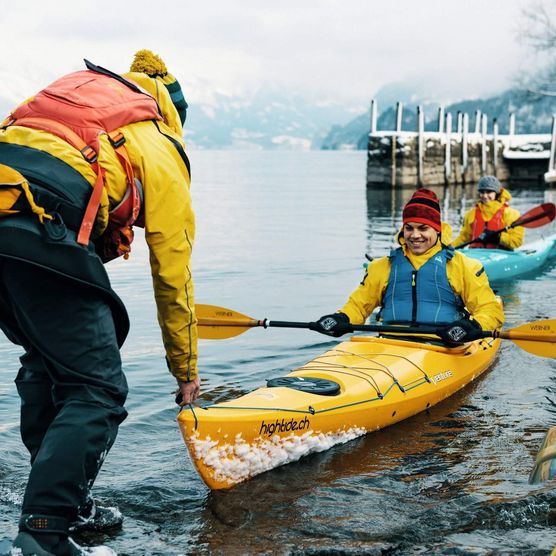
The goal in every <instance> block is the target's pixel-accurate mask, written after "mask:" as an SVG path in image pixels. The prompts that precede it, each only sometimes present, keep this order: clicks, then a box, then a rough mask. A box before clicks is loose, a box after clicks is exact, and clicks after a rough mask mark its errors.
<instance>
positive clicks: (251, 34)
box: [0, 0, 526, 106]
mask: <svg viewBox="0 0 556 556" xmlns="http://www.w3.org/2000/svg"><path fill="white" fill-rule="evenodd" d="M525 4H526V0H380V1H376V0H281V1H279V2H274V1H269V0H267V1H265V0H235V1H231V0H195V1H194V2H193V1H190V0H174V1H168V0H148V1H146V0H111V1H106V0H93V1H89V2H85V1H83V0H81V1H79V0H57V1H45V0H17V1H15V0H0V8H1V10H2V22H3V25H2V32H1V33H0V48H1V50H0V52H2V55H1V57H0V79H1V81H0V83H1V84H0V92H2V93H3V94H4V96H15V97H17V96H19V95H29V94H32V93H33V92H34V90H35V89H36V88H40V87H42V86H44V85H46V84H47V83H48V82H50V81H52V80H53V79H54V78H56V77H57V76H58V75H60V74H63V73H67V72H69V71H73V70H76V69H81V68H82V58H88V59H90V60H91V61H93V62H95V63H97V64H99V65H101V66H105V67H109V68H110V69H113V70H115V71H118V72H124V71H126V70H127V69H128V67H129V63H130V61H131V59H132V57H133V53H134V52H135V51H136V50H138V49H140V48H149V49H151V50H153V51H155V52H156V53H158V54H159V55H161V56H162V58H163V59H164V60H165V61H166V63H167V65H168V67H169V70H170V71H171V72H172V73H174V74H175V75H176V76H177V77H178V79H179V80H180V82H181V83H182V87H183V88H184V90H185V92H186V96H187V98H188V100H189V101H190V102H196V101H197V102H200V101H207V100H209V99H210V95H211V93H212V92H214V91H218V92H222V93H229V94H236V93H240V94H241V93H246V92H249V91H252V90H253V89H255V88H257V87H259V86H261V85H263V84H266V83H270V82H272V83H274V84H277V85H279V86H280V87H283V88H284V89H287V90H290V91H298V92H302V93H306V94H309V95H312V96H316V97H320V98H323V100H324V99H336V100H343V101H344V102H346V103H347V104H353V105H360V106H362V105H366V104H368V101H369V100H370V98H371V97H372V95H373V94H374V93H375V92H376V91H377V90H378V89H379V88H380V87H381V86H383V85H384V84H386V83H389V82H394V81H403V80H412V81H415V80H421V81H424V82H426V83H427V84H431V85H433V86H434V90H435V91H438V96H439V97H442V98H439V99H438V100H444V99H448V100H459V99H461V98H464V97H468V96H474V95H484V94H488V93H491V92H497V91H500V90H503V89H504V88H506V87H508V86H511V84H512V79H513V77H514V75H515V74H516V72H518V71H519V68H520V67H523V64H524V60H525V50H524V47H523V46H522V45H521V44H520V43H519V42H518V40H517V37H518V32H519V29H520V23H521V19H522V17H521V12H522V8H523V6H524V5H525ZM13 100H14V101H18V100H20V99H19V98H14V99H13ZM432 100H435V99H432Z"/></svg>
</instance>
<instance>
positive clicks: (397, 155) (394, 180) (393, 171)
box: [367, 100, 556, 188]
mask: <svg viewBox="0 0 556 556" xmlns="http://www.w3.org/2000/svg"><path fill="white" fill-rule="evenodd" d="M402 112H403V106H402V103H398V104H397V107H396V123H395V129H394V130H388V131H377V128H376V122H377V115H378V109H377V103H376V101H374V100H373V101H372V103H371V124H370V128H371V129H370V133H369V140H368V148H367V153H368V157H367V186H368V187H373V188H391V187H401V188H403V187H420V186H425V187H429V186H438V185H453V184H462V185H465V184H470V183H475V182H477V181H478V180H479V178H480V177H481V176H483V175H487V174H490V175H494V176H496V177H498V179H499V180H500V181H502V182H504V183H509V184H511V186H512V187H516V186H517V187H519V185H520V184H523V185H527V186H533V185H541V186H542V185H545V184H546V183H547V182H551V181H556V168H555V164H556V161H555V158H556V117H553V119H552V133H551V134H535V135H516V134H515V116H514V114H509V115H508V117H509V122H508V124H509V125H508V134H507V135H501V134H500V133H499V131H498V122H497V121H496V119H494V120H493V121H492V124H491V126H490V127H491V129H490V133H489V129H488V118H487V115H486V114H481V113H480V112H479V111H477V112H476V113H475V114H474V122H473V124H474V125H473V129H472V130H471V129H470V118H469V115H468V114H466V113H462V112H459V113H458V114H457V117H456V118H455V120H456V121H455V122H453V121H452V114H450V113H444V109H443V108H442V107H441V108H439V110H438V115H437V124H436V126H435V127H436V130H435V131H425V117H424V112H423V110H422V108H421V107H417V129H416V130H413V131H407V130H402V125H401V122H402Z"/></svg>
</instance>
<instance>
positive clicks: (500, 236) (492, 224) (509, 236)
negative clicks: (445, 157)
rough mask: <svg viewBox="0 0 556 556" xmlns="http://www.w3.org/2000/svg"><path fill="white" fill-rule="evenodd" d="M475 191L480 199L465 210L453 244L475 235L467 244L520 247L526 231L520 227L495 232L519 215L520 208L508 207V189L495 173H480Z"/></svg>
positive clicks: (456, 245) (458, 243)
mask: <svg viewBox="0 0 556 556" xmlns="http://www.w3.org/2000/svg"><path fill="white" fill-rule="evenodd" d="M477 191H478V193H479V202H478V203H477V204H476V205H475V206H474V207H473V208H472V209H470V210H469V211H467V212H466V213H465V216H464V217H463V225H462V227H461V230H460V233H459V235H458V237H457V238H456V239H455V240H454V241H453V243H452V245H453V246H454V247H458V246H459V245H462V244H464V243H466V242H469V241H471V240H472V239H475V238H478V241H476V242H474V243H471V244H470V245H469V247H471V248H481V247H482V248H491V249H496V248H500V249H507V250H513V249H516V248H517V247H521V245H523V236H524V233H525V229H524V228H523V226H516V227H515V228H508V229H506V230H504V231H503V232H498V230H501V229H503V228H506V227H508V226H510V225H511V224H513V223H514V222H515V221H516V220H517V219H518V218H519V217H520V213H519V211H517V210H516V209H514V208H511V207H510V206H508V203H509V202H510V201H511V199H512V196H511V194H510V192H509V191H508V190H507V189H505V188H504V187H502V186H501V184H500V182H499V181H498V179H497V178H496V177H495V176H483V177H482V178H481V179H480V180H479V183H478V184H477Z"/></svg>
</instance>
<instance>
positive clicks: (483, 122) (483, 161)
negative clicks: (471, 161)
mask: <svg viewBox="0 0 556 556" xmlns="http://www.w3.org/2000/svg"><path fill="white" fill-rule="evenodd" d="M487 125H488V122H487V115H486V114H483V115H482V117H481V174H482V175H483V176H484V175H485V174H486V169H487Z"/></svg>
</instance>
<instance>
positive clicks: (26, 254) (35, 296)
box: [0, 142, 129, 529]
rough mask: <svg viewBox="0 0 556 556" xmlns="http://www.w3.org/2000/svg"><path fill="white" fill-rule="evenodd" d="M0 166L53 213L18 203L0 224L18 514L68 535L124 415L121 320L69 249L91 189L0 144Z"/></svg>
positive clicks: (58, 164)
mask: <svg viewBox="0 0 556 556" xmlns="http://www.w3.org/2000/svg"><path fill="white" fill-rule="evenodd" d="M0 164H4V165H6V166H9V167H11V168H13V169H15V170H18V171H19V172H20V173H21V174H22V175H23V176H24V177H25V178H26V180H27V182H28V185H29V187H30V188H31V190H32V192H33V197H34V199H35V201H36V202H37V204H41V206H43V207H45V208H46V209H47V212H49V213H51V214H54V213H58V214H59V215H61V216H58V217H55V218H54V219H53V220H50V221H46V220H45V221H44V223H42V224H41V223H40V222H39V219H38V218H37V216H36V215H35V214H32V213H31V211H29V210H25V207H24V206H23V204H24V197H23V196H21V201H20V200H18V201H17V202H18V203H20V202H21V206H20V207H17V206H15V207H13V208H15V209H18V208H19V209H21V210H20V212H19V213H17V214H8V215H6V216H3V217H0V327H1V328H2V330H3V331H4V332H5V334H6V336H7V337H8V338H9V339H10V340H11V341H12V342H14V343H16V344H19V345H20V346H22V348H23V350H24V355H23V356H22V357H21V369H20V371H19V373H18V375H17V378H16V384H17V389H18V392H19V394H20V397H21V401H22V404H21V435H22V438H23V442H24V444H25V446H26V447H27V449H28V450H29V452H30V456H31V465H32V468H31V472H30V475H29V481H28V484H27V488H26V490H25V495H24V499H23V507H22V514H23V515H24V516H25V515H27V514H42V515H45V516H59V517H60V518H62V520H61V523H62V529H66V525H67V524H68V523H69V522H70V521H71V520H73V519H75V517H76V514H77V511H78V508H79V507H82V506H83V504H84V503H85V502H86V498H87V496H88V493H89V490H90V488H91V486H92V484H93V482H94V480H95V477H96V475H97V473H98V471H99V470H100V466H101V464H102V461H103V459H104V457H105V455H106V454H107V452H108V450H109V449H110V447H111V446H112V444H113V442H114V440H115V437H116V434H117V430H118V425H119V424H120V423H121V422H122V421H123V420H124V419H125V417H126V411H125V409H124V407H123V405H124V402H125V399H126V396H127V384H126V379H125V377H124V375H123V372H122V369H121V360H120V353H119V346H121V345H122V344H123V342H124V340H125V337H126V335H127V332H128V329H129V321H128V317H127V312H126V310H125V307H124V306H123V304H122V302H121V300H120V299H119V298H118V296H117V295H116V294H115V293H114V292H113V290H112V288H111V287H110V282H109V279H108V276H107V274H106V271H105V269H104V266H103V264H102V261H101V259H100V258H99V257H98V255H97V254H96V253H95V250H94V246H93V244H92V243H89V246H88V247H87V246H82V245H78V244H77V242H76V231H75V230H76V229H77V226H76V224H78V223H79V222H80V219H81V217H82V214H83V211H84V209H85V205H86V201H87V199H88V197H89V196H90V193H91V185H90V184H89V183H88V182H87V181H86V180H85V178H83V177H82V176H81V174H79V173H78V172H77V171H76V170H74V169H73V168H72V167H71V166H69V165H68V164H66V163H65V162H63V161H61V160H59V159H57V158H55V157H53V156H51V155H49V154H48V153H46V152H44V151H40V150H37V149H33V148H30V147H26V146H21V145H14V144H8V143H2V142H0ZM0 194H1V191H0ZM59 526H60V520H59V521H58V522H57V527H59ZM22 527H23V528H25V526H24V525H23V526H22Z"/></svg>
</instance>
